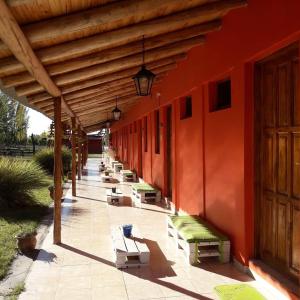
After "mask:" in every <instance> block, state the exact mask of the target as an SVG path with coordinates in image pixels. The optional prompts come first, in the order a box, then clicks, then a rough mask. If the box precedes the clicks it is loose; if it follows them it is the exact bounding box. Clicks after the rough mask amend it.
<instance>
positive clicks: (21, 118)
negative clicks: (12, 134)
mask: <svg viewBox="0 0 300 300" xmlns="http://www.w3.org/2000/svg"><path fill="white" fill-rule="evenodd" d="M28 121H29V117H28V115H27V108H26V107H25V106H24V105H22V104H20V103H18V105H17V109H16V124H15V126H16V140H17V143H18V144H24V143H26V141H27V129H28Z"/></svg>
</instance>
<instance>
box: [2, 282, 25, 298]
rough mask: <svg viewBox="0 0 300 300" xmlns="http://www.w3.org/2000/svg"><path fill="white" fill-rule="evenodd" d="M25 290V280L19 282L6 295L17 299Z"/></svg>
mask: <svg viewBox="0 0 300 300" xmlns="http://www.w3.org/2000/svg"><path fill="white" fill-rule="evenodd" d="M24 291H25V283H24V282H22V283H19V284H17V285H16V286H15V287H14V288H13V289H12V291H11V292H10V293H9V294H8V295H6V299H8V300H17V299H18V297H19V295H20V294H21V293H22V292H24Z"/></svg>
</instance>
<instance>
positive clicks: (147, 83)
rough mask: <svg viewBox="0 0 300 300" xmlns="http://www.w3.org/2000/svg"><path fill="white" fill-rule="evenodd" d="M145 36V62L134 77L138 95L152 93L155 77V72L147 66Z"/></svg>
mask: <svg viewBox="0 0 300 300" xmlns="http://www.w3.org/2000/svg"><path fill="white" fill-rule="evenodd" d="M144 44H145V43H144V36H143V64H142V67H141V70H140V71H139V72H138V73H137V74H136V75H135V76H134V77H132V79H133V80H134V84H135V88H136V93H137V95H138V96H148V95H150V93H151V88H152V84H153V80H154V78H155V74H153V73H152V72H151V71H149V70H147V68H146V66H145V49H144V48H145V45H144Z"/></svg>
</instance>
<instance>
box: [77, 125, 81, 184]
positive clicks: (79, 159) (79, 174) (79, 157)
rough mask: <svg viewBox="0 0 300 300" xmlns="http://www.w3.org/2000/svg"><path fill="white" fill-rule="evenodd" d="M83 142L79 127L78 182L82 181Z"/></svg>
mask: <svg viewBox="0 0 300 300" xmlns="http://www.w3.org/2000/svg"><path fill="white" fill-rule="evenodd" d="M81 145H82V141H81V130H80V127H78V152H77V156H78V162H77V177H78V180H80V179H81V159H82V158H81V154H82V147H81Z"/></svg>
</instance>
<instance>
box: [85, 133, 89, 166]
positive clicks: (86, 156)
mask: <svg viewBox="0 0 300 300" xmlns="http://www.w3.org/2000/svg"><path fill="white" fill-rule="evenodd" d="M85 144H86V147H85V153H86V154H85V164H86V163H87V160H88V157H89V142H88V138H87V137H86V142H85Z"/></svg>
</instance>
